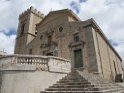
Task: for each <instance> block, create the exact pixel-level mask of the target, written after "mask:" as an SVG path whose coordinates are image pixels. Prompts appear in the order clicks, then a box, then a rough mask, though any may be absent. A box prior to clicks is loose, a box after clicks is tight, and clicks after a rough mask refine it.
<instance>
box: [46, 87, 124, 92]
mask: <svg viewBox="0 0 124 93" xmlns="http://www.w3.org/2000/svg"><path fill="white" fill-rule="evenodd" d="M117 88H119V89H123V88H120V87H97V88H96V87H85V88H83V87H82V88H79V87H78V88H72V87H71V88H65V87H64V88H61V87H59V88H48V89H46V90H47V91H58V90H59V91H101V90H111V89H117Z"/></svg>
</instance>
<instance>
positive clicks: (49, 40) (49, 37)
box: [48, 35, 52, 44]
mask: <svg viewBox="0 0 124 93" xmlns="http://www.w3.org/2000/svg"><path fill="white" fill-rule="evenodd" d="M51 41H52V36H51V35H50V36H48V44H50V43H51Z"/></svg>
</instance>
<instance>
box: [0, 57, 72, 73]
mask: <svg viewBox="0 0 124 93" xmlns="http://www.w3.org/2000/svg"><path fill="white" fill-rule="evenodd" d="M0 69H1V70H43V71H51V72H63V73H68V72H70V71H71V63H70V61H69V60H66V59H63V58H60V57H54V56H39V55H6V56H1V57H0Z"/></svg>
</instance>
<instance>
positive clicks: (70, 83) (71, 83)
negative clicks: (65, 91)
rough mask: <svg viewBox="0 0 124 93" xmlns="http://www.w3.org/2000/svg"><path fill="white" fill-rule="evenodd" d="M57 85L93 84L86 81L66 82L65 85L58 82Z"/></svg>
mask: <svg viewBox="0 0 124 93" xmlns="http://www.w3.org/2000/svg"><path fill="white" fill-rule="evenodd" d="M56 84H65V85H83V84H91V83H90V82H87V81H84V82H64V83H59V82H57V83H56Z"/></svg>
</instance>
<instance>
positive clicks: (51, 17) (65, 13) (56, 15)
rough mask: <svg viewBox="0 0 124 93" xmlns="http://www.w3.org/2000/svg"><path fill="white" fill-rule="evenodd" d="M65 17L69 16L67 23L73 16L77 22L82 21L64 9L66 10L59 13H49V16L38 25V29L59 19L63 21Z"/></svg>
mask: <svg viewBox="0 0 124 93" xmlns="http://www.w3.org/2000/svg"><path fill="white" fill-rule="evenodd" d="M65 16H67V18H66V20H67V21H68V16H73V18H74V19H75V20H78V21H81V20H80V19H79V18H78V17H77V16H76V14H74V13H73V12H72V11H71V10H68V9H64V10H58V11H51V12H49V14H48V15H47V16H45V18H44V19H43V20H42V21H41V22H40V23H38V27H40V26H41V25H43V24H46V23H48V22H50V21H54V20H55V19H57V18H60V19H61V18H62V17H65ZM62 19H63V18H62Z"/></svg>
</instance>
